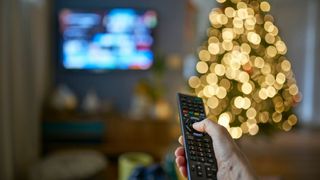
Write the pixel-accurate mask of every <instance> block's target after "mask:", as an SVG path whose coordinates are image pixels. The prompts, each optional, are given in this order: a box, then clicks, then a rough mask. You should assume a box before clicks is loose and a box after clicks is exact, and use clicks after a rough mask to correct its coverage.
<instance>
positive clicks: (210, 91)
mask: <svg viewBox="0 0 320 180" xmlns="http://www.w3.org/2000/svg"><path fill="white" fill-rule="evenodd" d="M215 94H216V89H215V88H214V87H212V86H206V87H204V88H203V95H204V96H206V97H207V98H210V97H212V96H213V95H215Z"/></svg>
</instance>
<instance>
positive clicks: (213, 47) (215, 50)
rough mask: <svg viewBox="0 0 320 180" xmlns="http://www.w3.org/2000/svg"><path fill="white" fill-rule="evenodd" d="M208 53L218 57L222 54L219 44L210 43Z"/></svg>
mask: <svg viewBox="0 0 320 180" xmlns="http://www.w3.org/2000/svg"><path fill="white" fill-rule="evenodd" d="M208 51H209V52H210V53H211V54H213V55H217V54H219V52H220V47H219V44H218V43H210V44H209V46H208Z"/></svg>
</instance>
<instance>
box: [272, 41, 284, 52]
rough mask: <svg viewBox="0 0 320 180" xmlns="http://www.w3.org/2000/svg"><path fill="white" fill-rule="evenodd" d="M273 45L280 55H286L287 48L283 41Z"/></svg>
mask: <svg viewBox="0 0 320 180" xmlns="http://www.w3.org/2000/svg"><path fill="white" fill-rule="evenodd" d="M275 45H276V48H277V50H278V52H279V53H280V54H285V53H287V46H286V44H285V43H284V42H283V41H277V42H276V44H275Z"/></svg>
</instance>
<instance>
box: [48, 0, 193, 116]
mask: <svg viewBox="0 0 320 180" xmlns="http://www.w3.org/2000/svg"><path fill="white" fill-rule="evenodd" d="M186 2H187V1H185V0H174V1H172V0H108V1H106V0H105V1H101V0H89V1H88V0H67V1H66V0H58V1H56V6H57V7H70V6H71V7H92V8H101V7H106V8H112V7H135V8H141V9H146V8H151V9H154V10H156V11H157V13H158V20H159V21H158V27H157V29H156V32H155V41H156V42H155V51H156V52H160V53H161V54H162V55H170V54H179V55H180V56H183V54H184V49H183V44H184V39H183V36H184V30H183V28H184V27H185V24H184V22H185V19H184V18H185V14H186ZM53 61H57V60H56V58H54V59H53ZM149 74H150V72H148V71H132V70H130V71H109V72H103V73H85V72H68V71H62V70H59V69H56V71H55V83H56V85H58V84H66V85H67V86H68V87H70V88H71V89H72V90H73V92H75V93H76V95H77V96H78V97H79V100H80V102H81V100H82V98H83V96H84V95H85V94H86V93H87V92H88V91H89V90H95V91H96V92H97V94H98V96H99V97H101V98H102V99H103V100H109V101H111V102H113V104H114V105H115V106H116V107H117V108H119V109H120V110H121V111H127V110H128V108H129V105H130V100H131V96H132V93H133V88H134V86H135V84H136V83H137V81H138V80H139V79H141V78H145V77H147V76H148V75H149Z"/></svg>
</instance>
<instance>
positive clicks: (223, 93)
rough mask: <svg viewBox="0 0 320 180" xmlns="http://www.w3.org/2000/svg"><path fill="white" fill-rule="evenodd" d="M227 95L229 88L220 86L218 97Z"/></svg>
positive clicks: (221, 97)
mask: <svg viewBox="0 0 320 180" xmlns="http://www.w3.org/2000/svg"><path fill="white" fill-rule="evenodd" d="M226 96H227V90H226V89H225V88H224V87H219V88H218V89H217V97H218V98H219V99H223V98H225V97H226Z"/></svg>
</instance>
